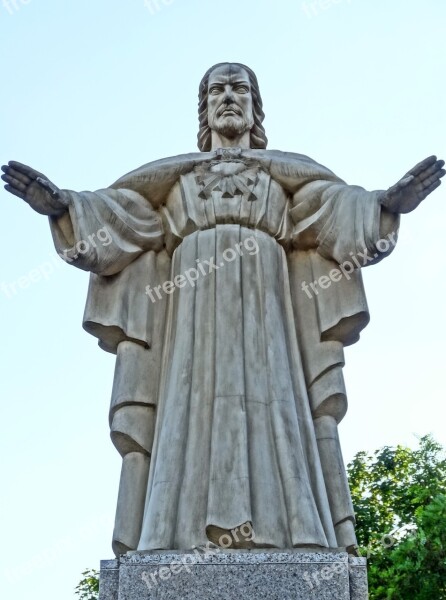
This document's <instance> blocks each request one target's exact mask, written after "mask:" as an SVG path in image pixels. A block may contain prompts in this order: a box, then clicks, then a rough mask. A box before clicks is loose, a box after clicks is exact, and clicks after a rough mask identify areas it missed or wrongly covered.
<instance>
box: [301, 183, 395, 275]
mask: <svg viewBox="0 0 446 600" xmlns="http://www.w3.org/2000/svg"><path fill="white" fill-rule="evenodd" d="M381 194H382V192H381V191H379V190H378V191H373V192H368V191H366V190H364V189H363V188H361V187H359V186H353V185H346V184H345V183H332V182H327V181H312V182H310V183H308V184H307V185H304V186H303V187H302V188H301V189H300V190H298V191H297V192H296V193H295V194H294V196H293V205H292V208H291V211H290V215H291V219H292V221H293V226H294V229H293V243H294V246H295V247H297V248H300V249H310V248H315V249H317V252H318V253H319V254H320V255H321V256H323V257H324V258H326V259H329V260H334V261H335V262H337V263H338V264H342V263H343V262H345V261H352V258H353V257H355V258H356V260H357V262H355V261H352V262H353V264H354V268H358V266H361V267H362V266H368V265H370V264H373V263H376V262H378V261H380V260H382V259H383V258H384V257H385V256H388V255H389V254H390V253H391V252H392V250H393V248H394V247H395V244H396V241H397V237H398V228H399V215H396V214H393V213H390V212H388V211H387V210H386V209H385V208H383V206H382V205H381V204H380V201H379V199H380V196H381ZM365 253H366V255H367V256H365ZM358 263H359V265H358Z"/></svg>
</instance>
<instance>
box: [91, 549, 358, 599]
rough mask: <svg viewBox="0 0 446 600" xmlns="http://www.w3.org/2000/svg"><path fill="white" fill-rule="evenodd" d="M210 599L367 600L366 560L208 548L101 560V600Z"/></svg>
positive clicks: (339, 555) (329, 554) (335, 554)
mask: <svg viewBox="0 0 446 600" xmlns="http://www.w3.org/2000/svg"><path fill="white" fill-rule="evenodd" d="M211 551H212V552H213V553H212V554H211ZM208 598H209V599H211V598H212V599H213V598H221V599H223V600H232V599H236V600H263V599H265V600H367V598H368V594H367V570H366V559H365V558H355V557H351V556H349V555H348V554H347V553H345V552H327V553H316V552H301V551H295V550H284V551H277V550H274V551H267V550H262V551H259V550H252V551H228V550H224V551H223V550H221V551H218V550H217V549H216V548H209V549H196V550H193V551H189V552H179V551H175V552H174V551H171V552H140V553H138V552H132V553H128V554H126V555H123V556H121V557H120V559H119V560H104V561H101V575H100V591H99V600H154V599H156V600H180V599H181V600H196V599H200V600H206V599H208Z"/></svg>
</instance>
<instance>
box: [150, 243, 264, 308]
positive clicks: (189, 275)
mask: <svg viewBox="0 0 446 600" xmlns="http://www.w3.org/2000/svg"><path fill="white" fill-rule="evenodd" d="M244 250H246V251H247V252H248V254H249V255H250V256H253V255H254V254H257V253H258V251H259V245H258V243H257V240H256V239H255V237H254V236H250V237H248V238H246V239H245V240H244V241H243V242H239V243H238V244H235V246H234V248H226V250H225V251H224V252H223V253H222V258H223V261H222V262H220V263H219V264H218V265H217V264H215V258H214V257H213V256H211V258H210V259H209V260H201V259H200V258H197V260H196V263H197V267H196V268H195V267H191V268H190V269H186V271H184V273H183V274H181V275H176V277H174V278H173V281H165V282H164V283H163V284H161V285H157V286H156V287H154V288H153V289H152V288H151V287H150V285H146V288H145V293H146V294H147V295H148V296H149V298H150V300H151V301H152V302H156V301H157V300H161V299H162V297H163V296H162V293H161V292H164V294H167V295H169V294H173V292H174V291H175V289H176V288H183V287H185V286H186V285H188V284H189V285H190V286H191V287H195V282H196V281H198V279H199V278H200V277H206V275H209V273H212V272H213V271H217V270H218V269H220V268H221V267H224V266H225V263H228V262H232V261H233V260H235V259H236V258H237V256H243V251H244ZM155 295H156V296H155Z"/></svg>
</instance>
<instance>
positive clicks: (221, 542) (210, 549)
mask: <svg viewBox="0 0 446 600" xmlns="http://www.w3.org/2000/svg"><path fill="white" fill-rule="evenodd" d="M254 538H255V534H254V530H253V528H252V524H251V523H250V522H246V523H243V525H241V526H240V527H236V528H235V529H232V530H231V531H230V532H228V533H223V534H222V535H221V536H220V537H219V539H218V546H217V545H216V544H214V543H213V542H208V543H207V544H206V546H199V547H196V546H194V547H193V548H192V552H188V553H187V554H184V555H183V556H182V558H181V560H173V561H172V562H171V563H169V564H168V565H164V566H162V567H160V568H159V569H157V570H155V571H152V572H151V573H149V572H148V571H143V572H142V573H141V579H142V580H143V581H144V583H145V584H146V585H147V587H148V588H149V590H151V589H153V588H154V587H156V586H157V585H159V583H160V582H161V581H167V580H168V579H170V578H171V577H172V575H178V574H179V573H181V571H183V570H184V571H187V572H188V573H189V575H190V574H191V573H192V571H191V568H190V567H191V566H192V565H196V564H197V563H203V558H202V556H203V555H204V556H212V555H214V554H218V553H219V552H221V551H222V549H223V550H225V549H227V548H230V547H231V546H232V545H233V543H234V542H236V543H238V542H240V541H241V540H243V541H247V542H251V541H253V540H254Z"/></svg>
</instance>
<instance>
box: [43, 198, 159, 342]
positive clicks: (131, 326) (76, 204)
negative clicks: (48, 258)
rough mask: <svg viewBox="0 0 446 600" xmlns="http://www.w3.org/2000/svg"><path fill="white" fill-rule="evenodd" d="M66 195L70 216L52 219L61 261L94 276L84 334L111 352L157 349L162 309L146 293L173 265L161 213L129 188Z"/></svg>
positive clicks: (89, 291)
mask: <svg viewBox="0 0 446 600" xmlns="http://www.w3.org/2000/svg"><path fill="white" fill-rule="evenodd" d="M65 193H67V194H68V196H69V198H70V206H69V212H68V213H67V214H65V215H64V216H63V217H59V218H57V219H56V218H51V217H50V226H51V231H52V235H53V240H54V244H55V247H56V250H57V252H58V253H59V255H60V256H61V258H63V259H64V260H65V261H66V262H68V263H69V264H72V265H74V266H75V267H78V268H80V269H83V270H84V271H90V272H91V274H90V285H89V288H88V295H87V302H86V305H85V312H84V318H83V326H84V329H85V330H86V331H88V333H90V334H91V335H93V336H95V337H97V338H98V340H99V345H100V346H101V348H103V349H104V350H106V351H107V352H112V353H116V352H117V349H118V346H119V344H120V343H121V342H123V341H131V342H135V343H137V344H140V345H142V346H144V347H145V348H153V347H154V345H156V343H155V342H156V338H157V335H158V334H157V333H156V331H155V323H156V322H157V321H159V320H160V319H161V320H162V311H163V310H164V308H163V303H162V302H159V303H157V304H156V305H155V304H151V303H150V302H149V300H148V296H147V294H146V292H145V289H146V286H147V285H152V286H155V285H157V284H162V283H163V281H165V280H166V278H167V276H168V271H169V264H170V259H169V257H168V256H167V254H166V251H165V250H164V248H163V230H162V223H161V219H160V217H159V215H158V213H157V212H156V211H154V210H153V208H152V206H151V204H150V203H149V201H148V200H147V199H146V198H144V197H143V196H142V195H141V194H139V193H137V192H134V191H132V190H129V189H125V188H120V189H110V188H107V189H104V190H98V191H96V192H79V193H77V192H71V191H69V192H67V191H65Z"/></svg>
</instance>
